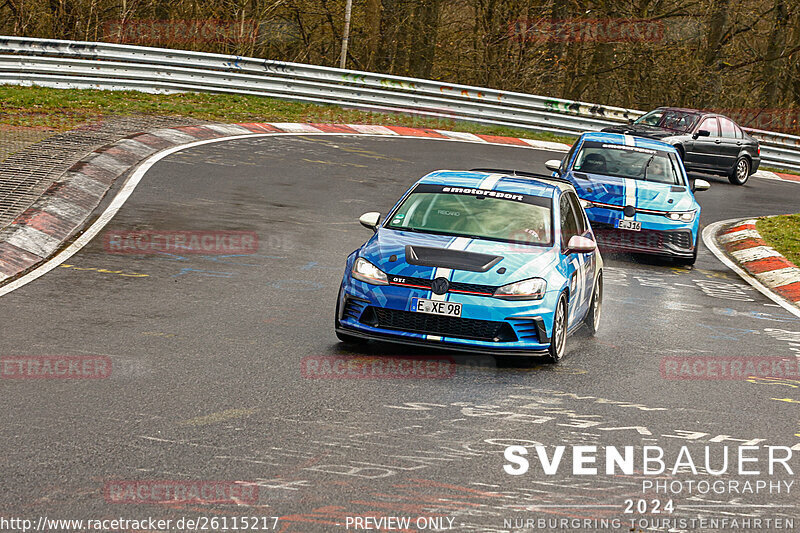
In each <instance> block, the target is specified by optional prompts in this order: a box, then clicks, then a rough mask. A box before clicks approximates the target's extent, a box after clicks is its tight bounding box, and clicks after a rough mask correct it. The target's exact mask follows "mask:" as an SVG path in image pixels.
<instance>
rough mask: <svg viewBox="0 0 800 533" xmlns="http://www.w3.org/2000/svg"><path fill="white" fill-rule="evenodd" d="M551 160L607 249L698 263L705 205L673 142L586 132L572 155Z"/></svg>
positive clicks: (701, 183) (700, 186)
mask: <svg viewBox="0 0 800 533" xmlns="http://www.w3.org/2000/svg"><path fill="white" fill-rule="evenodd" d="M545 166H546V167H547V168H548V169H549V170H552V171H553V173H554V174H553V175H554V176H558V177H561V178H565V179H567V180H569V182H570V183H572V184H573V185H574V186H575V190H576V191H577V192H578V195H579V196H580V197H581V199H582V200H584V202H583V205H584V207H585V209H586V214H587V215H588V216H589V220H590V221H591V224H592V228H593V229H594V232H595V235H596V236H597V242H598V243H599V244H600V245H601V247H602V248H603V249H604V250H621V251H626V252H636V253H647V254H658V255H665V256H669V257H672V258H674V259H675V260H676V261H677V262H679V263H682V264H690V265H691V264H694V262H695V261H696V260H697V250H698V245H699V242H700V239H699V229H700V205H699V204H698V203H697V201H696V200H695V198H694V192H695V191H703V190H706V189H708V188H709V187H710V185H709V183H708V182H707V181H705V180H701V179H698V180H694V182H693V183H692V182H690V180H689V178H688V176H687V175H686V170H685V169H684V166H683V162H682V161H681V158H680V155H679V154H678V152H677V150H676V149H675V148H674V147H673V146H672V145H670V144H667V143H663V142H660V141H655V140H651V139H644V138H641V137H632V136H630V135H623V134H618V133H584V134H583V135H581V136H580V137H579V138H578V140H577V141H576V142H575V144H573V145H572V148H571V149H570V150H569V152H568V153H567V155H566V156H565V157H564V159H562V160H561V161H559V160H551V161H547V162H546V163H545Z"/></svg>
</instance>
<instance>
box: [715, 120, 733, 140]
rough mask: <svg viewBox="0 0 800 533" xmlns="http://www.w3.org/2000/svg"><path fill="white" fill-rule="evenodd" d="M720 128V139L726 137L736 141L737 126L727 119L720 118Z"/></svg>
mask: <svg viewBox="0 0 800 533" xmlns="http://www.w3.org/2000/svg"><path fill="white" fill-rule="evenodd" d="M719 126H720V128H719V129H720V137H725V138H726V139H735V138H736V124H734V123H733V122H731V121H730V120H728V119H727V118H722V117H719Z"/></svg>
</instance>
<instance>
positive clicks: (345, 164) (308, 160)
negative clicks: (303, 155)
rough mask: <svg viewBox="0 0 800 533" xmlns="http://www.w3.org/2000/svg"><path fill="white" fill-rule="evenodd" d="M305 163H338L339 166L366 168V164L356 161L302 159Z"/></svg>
mask: <svg viewBox="0 0 800 533" xmlns="http://www.w3.org/2000/svg"><path fill="white" fill-rule="evenodd" d="M303 161H305V162H306V163H319V164H321V165H338V166H340V167H356V168H368V167H367V165H359V164H358V163H338V162H335V161H320V160H318V159H303Z"/></svg>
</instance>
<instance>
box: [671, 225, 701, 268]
mask: <svg viewBox="0 0 800 533" xmlns="http://www.w3.org/2000/svg"><path fill="white" fill-rule="evenodd" d="M699 250H700V229H699V228H698V229H697V237H696V238H695V240H694V252H693V253H692V257H680V258H678V259H675V263H676V264H678V265H683V266H692V265H694V264H695V263H696V262H697V252H698V251H699Z"/></svg>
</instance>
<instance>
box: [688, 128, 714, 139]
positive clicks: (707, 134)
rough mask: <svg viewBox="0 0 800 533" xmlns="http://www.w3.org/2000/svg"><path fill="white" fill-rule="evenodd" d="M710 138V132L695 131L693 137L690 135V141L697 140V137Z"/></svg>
mask: <svg viewBox="0 0 800 533" xmlns="http://www.w3.org/2000/svg"><path fill="white" fill-rule="evenodd" d="M710 136H711V132H710V131H708V130H697V131H696V132H694V135H692V139H697V138H698V137H710Z"/></svg>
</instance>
